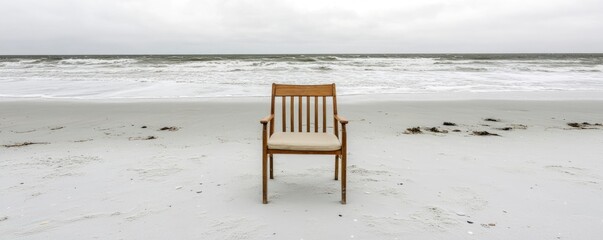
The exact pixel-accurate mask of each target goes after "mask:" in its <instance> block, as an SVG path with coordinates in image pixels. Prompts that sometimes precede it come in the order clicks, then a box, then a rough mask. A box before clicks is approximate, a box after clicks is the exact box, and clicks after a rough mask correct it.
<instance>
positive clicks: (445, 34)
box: [0, 0, 603, 54]
mask: <svg viewBox="0 0 603 240" xmlns="http://www.w3.org/2000/svg"><path fill="white" fill-rule="evenodd" d="M601 9H603V2H602V1H598V0H575V1H570V0H549V1H544V0H532V1H523V0H522V1H517V0H507V1H494V0H426V1H420V2H419V1H386V0H373V1H354V0H348V1H343V0H337V1H324V0H323V1H316V0H311V1H310V0H306V1H293V0H262V1H259V0H258V1H252V0H241V1H234V0H209V1H188V0H172V1H157V0H149V1H141V0H104V1H103V0H20V1H16V0H13V1H9V0H6V1H2V2H0V30H1V34H0V54H146V53H158V54H162V53H163V54H169V53H186V54H194V53H199V54H206V53H207V54H213V53H413V52H603V46H602V44H600V43H601V42H603V33H602V32H603V31H601V29H603V11H601Z"/></svg>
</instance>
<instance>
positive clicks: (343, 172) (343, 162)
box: [341, 152, 347, 204]
mask: <svg viewBox="0 0 603 240" xmlns="http://www.w3.org/2000/svg"><path fill="white" fill-rule="evenodd" d="M346 155H347V154H346V153H345V152H344V153H343V154H342V155H341V204H346V196H345V195H346V186H345V185H346V172H347V162H346V157H347V156H346Z"/></svg>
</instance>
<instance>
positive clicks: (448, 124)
mask: <svg viewBox="0 0 603 240" xmlns="http://www.w3.org/2000/svg"><path fill="white" fill-rule="evenodd" d="M442 125H444V126H456V123H453V122H444V123H442Z"/></svg>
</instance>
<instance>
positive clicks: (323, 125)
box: [322, 96, 327, 132]
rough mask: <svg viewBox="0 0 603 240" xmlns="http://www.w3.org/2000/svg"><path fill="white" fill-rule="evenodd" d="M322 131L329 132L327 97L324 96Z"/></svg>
mask: <svg viewBox="0 0 603 240" xmlns="http://www.w3.org/2000/svg"><path fill="white" fill-rule="evenodd" d="M322 132H327V97H325V96H322Z"/></svg>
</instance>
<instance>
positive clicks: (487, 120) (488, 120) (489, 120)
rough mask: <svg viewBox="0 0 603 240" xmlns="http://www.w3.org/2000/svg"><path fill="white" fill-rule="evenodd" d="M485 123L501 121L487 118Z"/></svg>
mask: <svg viewBox="0 0 603 240" xmlns="http://www.w3.org/2000/svg"><path fill="white" fill-rule="evenodd" d="M484 121H486V122H500V120H499V119H496V118H486V119H484Z"/></svg>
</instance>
